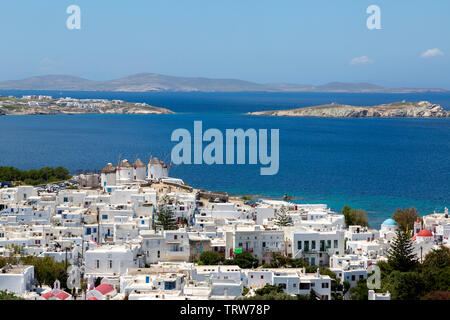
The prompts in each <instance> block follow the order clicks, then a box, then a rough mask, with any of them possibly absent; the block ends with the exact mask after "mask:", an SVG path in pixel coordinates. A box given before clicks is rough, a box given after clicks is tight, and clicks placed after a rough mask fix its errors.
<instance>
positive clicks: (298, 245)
mask: <svg viewBox="0 0 450 320" xmlns="http://www.w3.org/2000/svg"><path fill="white" fill-rule="evenodd" d="M301 248H302V242H301V241H297V249H298V250H300V249H301Z"/></svg>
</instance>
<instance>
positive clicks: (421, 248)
mask: <svg viewBox="0 0 450 320" xmlns="http://www.w3.org/2000/svg"><path fill="white" fill-rule="evenodd" d="M422 250H423V247H422V246H420V263H422Z"/></svg>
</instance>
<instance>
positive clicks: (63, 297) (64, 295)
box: [55, 291, 70, 300]
mask: <svg viewBox="0 0 450 320" xmlns="http://www.w3.org/2000/svg"><path fill="white" fill-rule="evenodd" d="M55 297H56V298H58V299H59V300H66V299H67V298H69V297H70V294H68V293H67V292H64V291H61V292H60V293H58V294H57V295H56V296H55Z"/></svg>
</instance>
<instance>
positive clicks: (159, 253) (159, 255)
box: [158, 250, 161, 258]
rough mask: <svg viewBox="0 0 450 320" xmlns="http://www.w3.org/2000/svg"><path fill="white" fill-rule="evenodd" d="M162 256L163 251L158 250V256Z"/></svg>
mask: <svg viewBox="0 0 450 320" xmlns="http://www.w3.org/2000/svg"><path fill="white" fill-rule="evenodd" d="M160 257H161V252H160V251H159V250H158V258H160Z"/></svg>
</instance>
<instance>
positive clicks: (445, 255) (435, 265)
mask: <svg viewBox="0 0 450 320" xmlns="http://www.w3.org/2000/svg"><path fill="white" fill-rule="evenodd" d="M422 266H423V267H424V268H425V269H443V268H446V267H450V248H448V247H444V246H441V247H440V248H439V249H433V250H432V251H430V252H428V253H427V255H426V256H425V259H424V260H423V264H422Z"/></svg>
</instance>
